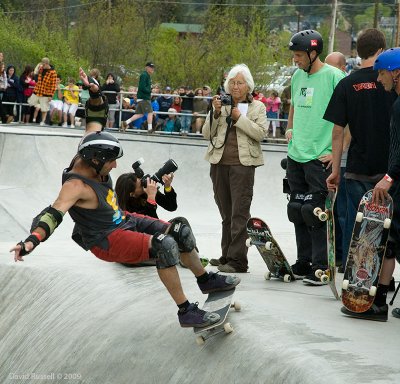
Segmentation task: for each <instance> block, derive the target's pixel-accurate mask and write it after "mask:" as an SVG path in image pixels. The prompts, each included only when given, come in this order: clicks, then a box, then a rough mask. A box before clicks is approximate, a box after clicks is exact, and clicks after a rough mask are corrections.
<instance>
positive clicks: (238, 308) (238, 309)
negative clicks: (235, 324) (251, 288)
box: [231, 301, 242, 312]
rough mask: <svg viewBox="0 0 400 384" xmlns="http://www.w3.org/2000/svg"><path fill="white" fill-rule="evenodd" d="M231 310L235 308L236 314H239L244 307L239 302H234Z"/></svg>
mask: <svg viewBox="0 0 400 384" xmlns="http://www.w3.org/2000/svg"><path fill="white" fill-rule="evenodd" d="M231 308H234V309H235V311H236V312H239V311H240V310H241V309H242V306H241V305H240V303H239V302H238V301H234V302H233V303H232V304H231Z"/></svg>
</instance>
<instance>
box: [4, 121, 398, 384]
mask: <svg viewBox="0 0 400 384" xmlns="http://www.w3.org/2000/svg"><path fill="white" fill-rule="evenodd" d="M82 134H83V131H80V130H72V129H70V130H68V129H62V128H49V127H44V128H39V127H34V126H18V125H16V124H15V125H12V126H9V125H8V126H1V125H0V196H1V199H0V226H1V231H0V246H1V247H0V249H1V251H0V317H1V321H0V383H16V382H24V383H38V382H42V381H45V380H46V381H47V382H49V381H51V382H52V383H55V382H57V383H58V382H59V383H90V384H92V383H93V384H94V383H96V384H102V383H107V384H108V383H110V384H123V383H145V384H147V383H194V384H197V383H273V384H276V383H285V384H288V383H289V384H290V383H307V384H310V383H320V382H321V380H323V381H326V382H328V383H333V384H336V383H338V384H339V383H340V384H343V383H346V382H349V383H350V382H358V381H359V378H360V377H362V378H363V382H364V383H399V382H400V368H399V364H398V357H397V355H398V350H399V349H398V348H399V342H400V334H399V331H398V329H399V326H400V323H399V322H398V321H399V320H398V319H395V318H394V317H392V316H391V315H390V314H389V320H388V322H387V323H378V322H371V321H363V320H357V319H350V318H346V317H345V316H344V315H342V314H341V313H340V308H341V302H340V301H336V300H335V299H334V297H333V295H332V293H331V291H330V289H329V287H328V286H322V287H308V286H304V285H303V283H302V282H301V281H296V282H292V283H284V282H281V281H278V280H270V281H266V280H265V279H264V277H263V276H264V273H265V272H266V271H267V268H266V265H265V263H264V262H263V260H262V259H261V256H260V255H259V254H258V252H257V250H256V249H255V247H252V248H250V249H249V253H248V258H249V273H245V274H240V277H241V279H242V281H241V283H240V285H239V286H238V287H237V289H236V292H235V295H234V300H235V301H238V302H240V304H241V307H242V309H241V311H240V312H235V311H231V313H230V314H229V315H228V321H229V322H230V323H231V324H232V326H233V328H234V331H233V332H232V333H230V334H224V333H221V334H218V335H216V336H215V337H213V338H210V339H208V340H207V341H206V343H205V344H204V345H203V346H198V345H197V344H196V341H195V334H194V332H193V330H192V329H191V328H181V327H180V326H179V323H178V319H177V307H176V305H175V304H174V302H173V301H172V299H171V298H170V297H169V295H168V293H167V291H166V290H165V288H164V286H163V285H162V283H161V282H160V280H159V279H158V275H157V272H156V269H155V268H154V267H142V268H126V267H124V266H122V265H119V264H115V263H107V262H104V261H101V260H99V259H97V258H96V257H95V256H94V255H92V254H91V253H90V252H85V251H84V250H83V249H81V248H80V247H79V246H78V245H76V244H75V243H74V242H73V240H72V239H71V232H72V227H73V223H72V220H71V219H70V217H69V215H65V217H64V221H63V223H62V224H61V225H60V227H59V228H57V229H56V231H55V232H54V234H53V235H52V237H51V238H50V239H49V240H48V241H46V242H44V243H42V244H40V246H39V247H38V248H37V249H36V250H35V251H34V252H33V253H32V254H30V255H27V256H26V257H25V261H24V262H19V263H15V262H14V260H13V255H12V254H11V253H9V249H10V248H11V247H12V246H13V245H14V244H16V243H17V242H19V241H20V240H23V239H25V238H26V237H27V235H28V233H29V229H30V225H31V222H32V218H33V217H34V216H36V215H37V214H38V213H39V212H40V211H41V210H42V209H43V208H44V207H46V206H48V205H49V204H51V203H52V202H53V201H54V200H55V198H56V196H57V193H58V191H59V189H60V187H61V173H62V170H63V169H64V168H66V167H67V166H68V165H69V163H70V161H71V159H72V158H73V156H74V155H75V154H76V150H77V146H78V143H79V140H80V139H81V137H82ZM115 135H116V137H118V138H119V139H120V141H121V143H122V146H123V149H124V156H123V157H122V158H121V159H119V160H118V167H117V168H116V169H114V170H113V171H112V173H111V175H112V178H113V180H114V182H115V180H116V179H117V177H118V175H119V174H121V173H124V172H130V171H131V165H132V163H133V162H134V161H135V160H137V159H138V158H140V157H143V158H144V160H145V163H144V164H143V166H142V168H143V170H144V171H145V173H150V174H153V173H154V172H156V171H157V170H158V169H159V168H160V167H161V166H162V164H163V163H164V162H165V161H166V160H168V159H170V158H171V159H174V160H175V161H176V162H177V164H178V167H179V168H178V170H177V171H176V173H175V178H174V181H173V186H174V188H175V190H176V192H177V195H178V210H177V211H176V212H167V211H164V210H163V209H162V208H158V215H159V216H160V218H162V219H167V220H168V219H171V218H173V217H175V216H184V217H186V218H187V219H188V220H189V222H190V223H191V225H192V228H193V231H194V233H195V235H196V239H197V244H198V248H199V251H200V255H201V256H204V257H208V258H218V257H219V256H220V239H221V218H220V216H219V212H218V209H217V207H216V205H215V202H214V197H213V192H212V184H211V181H210V177H209V164H208V163H207V162H206V161H205V160H204V155H205V152H206V149H207V144H208V143H207V141H206V140H204V139H202V138H191V137H189V138H188V137H186V138H185V137H165V136H159V135H134V134H120V133H118V132H115ZM262 149H263V155H264V160H265V165H264V166H263V167H259V168H257V170H256V181H255V186H254V198H253V202H252V208H251V214H252V216H257V217H260V218H262V219H264V220H265V221H266V222H267V223H268V225H269V226H270V227H271V230H272V232H273V234H274V236H275V237H276V239H277V241H278V242H279V244H280V246H281V248H282V250H283V252H284V253H285V255H286V257H287V258H288V260H289V262H290V263H294V262H295V260H296V242H295V236H294V230H293V225H292V224H291V223H290V222H289V221H288V219H287V215H286V204H287V199H286V195H285V194H283V193H282V179H283V177H284V174H285V173H284V171H283V170H282V168H281V167H280V162H281V160H282V158H284V157H286V146H285V145H275V144H267V143H263V144H262ZM207 269H208V270H213V271H216V268H215V267H207ZM178 270H179V274H180V276H181V280H182V285H183V288H184V290H185V293H186V295H187V297H188V299H189V300H190V301H192V302H196V301H198V302H199V303H200V306H201V305H202V304H203V303H204V301H205V298H206V297H205V295H203V294H202V293H201V292H200V290H199V289H198V287H197V284H196V280H195V278H194V277H193V275H192V274H191V272H190V271H189V270H187V269H184V268H181V267H178ZM342 277H343V275H341V274H339V275H338V276H337V286H338V287H340V284H341V280H340V279H341V278H342ZM395 277H396V280H398V278H399V275H398V272H397V271H396V275H395ZM390 295H391V294H390ZM390 295H389V296H390ZM395 304H396V302H395ZM398 306H399V305H398Z"/></svg>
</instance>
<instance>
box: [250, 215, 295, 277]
mask: <svg viewBox="0 0 400 384" xmlns="http://www.w3.org/2000/svg"><path fill="white" fill-rule="evenodd" d="M246 227H247V234H248V235H249V238H248V239H247V240H246V245H247V246H248V247H251V246H252V245H255V246H256V248H257V250H258V252H260V255H261V257H262V258H263V260H264V262H265V264H267V267H268V269H269V271H268V272H266V273H265V275H264V277H265V279H266V280H269V279H271V277H274V278H277V279H281V280H283V281H284V282H285V283H289V282H290V281H294V280H296V277H295V276H294V274H293V271H292V268H291V267H290V264H289V263H288V261H287V260H286V257H285V255H284V254H283V252H282V250H281V248H280V247H279V244H278V243H277V242H276V240H275V239H274V237H273V236H272V233H271V230H270V229H269V227H268V225H267V224H266V223H265V221H263V220H261V219H259V218H257V217H251V218H250V219H249V220H248V221H247V226H246Z"/></svg>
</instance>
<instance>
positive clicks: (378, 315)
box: [340, 304, 388, 321]
mask: <svg viewBox="0 0 400 384" xmlns="http://www.w3.org/2000/svg"><path fill="white" fill-rule="evenodd" d="M340 310H341V312H342V313H344V314H345V315H347V316H350V317H355V318H357V319H365V320H375V321H387V319H388V306H387V304H385V305H382V306H381V307H378V306H377V305H376V304H372V306H371V308H370V309H368V311H365V312H360V313H358V312H352V311H349V310H348V309H347V308H346V307H342V308H341V309H340Z"/></svg>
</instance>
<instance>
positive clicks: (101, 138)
mask: <svg viewBox="0 0 400 384" xmlns="http://www.w3.org/2000/svg"><path fill="white" fill-rule="evenodd" d="M78 153H79V154H80V155H81V157H82V158H83V159H84V160H86V161H91V160H94V159H96V160H98V161H99V162H101V163H103V164H104V163H105V162H106V161H110V160H115V159H118V158H120V157H121V156H122V155H123V154H124V153H123V150H122V147H121V144H120V143H119V141H118V139H116V138H115V137H114V136H113V135H111V134H110V133H107V132H93V133H89V134H88V135H86V136H85V137H84V138H83V139H82V140H81V142H80V143H79V147H78Z"/></svg>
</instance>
